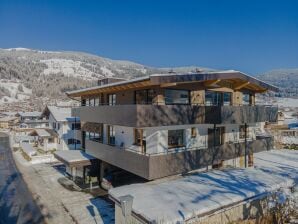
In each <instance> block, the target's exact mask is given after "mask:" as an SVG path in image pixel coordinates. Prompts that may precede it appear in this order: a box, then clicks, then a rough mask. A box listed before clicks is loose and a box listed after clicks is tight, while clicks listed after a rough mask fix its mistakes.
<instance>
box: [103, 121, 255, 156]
mask: <svg viewBox="0 0 298 224" xmlns="http://www.w3.org/2000/svg"><path fill="white" fill-rule="evenodd" d="M113 127H114V130H115V145H116V146H118V147H122V148H125V149H131V150H133V151H138V152H141V150H142V149H141V147H140V146H137V145H135V139H134V128H133V127H124V126H116V125H114V126H113ZM213 127H214V126H213V125H210V124H197V125H177V126H161V127H150V128H143V135H144V136H145V137H144V138H145V139H146V153H147V154H159V153H167V152H169V151H179V150H185V149H187V150H192V149H199V148H202V149H204V148H208V147H209V148H210V147H212V146H210V145H209V146H208V129H213ZM216 127H224V130H225V131H224V134H223V143H236V142H244V138H240V125H238V124H229V125H216ZM192 128H194V129H195V133H196V134H195V136H192V134H191V132H192ZM257 129H259V125H258V124H248V131H247V141H252V140H255V139H256V130H257ZM169 130H184V131H183V133H184V136H183V140H184V142H183V145H184V147H182V148H181V147H180V148H171V149H169V146H168V132H169ZM103 132H104V133H103V143H104V144H108V139H107V136H108V134H107V125H104V127H103Z"/></svg>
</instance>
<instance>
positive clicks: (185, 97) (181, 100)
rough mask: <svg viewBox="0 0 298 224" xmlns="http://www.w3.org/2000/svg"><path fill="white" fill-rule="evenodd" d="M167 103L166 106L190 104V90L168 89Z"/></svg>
mask: <svg viewBox="0 0 298 224" xmlns="http://www.w3.org/2000/svg"><path fill="white" fill-rule="evenodd" d="M165 102H166V104H189V102H190V94H189V90H175V89H166V90H165Z"/></svg>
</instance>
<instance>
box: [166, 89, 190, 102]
mask: <svg viewBox="0 0 298 224" xmlns="http://www.w3.org/2000/svg"><path fill="white" fill-rule="evenodd" d="M167 91H172V92H175V91H176V92H178V91H180V92H181V91H184V92H187V96H188V97H187V103H174V102H172V103H169V102H167V99H168V97H166V94H167ZM164 99H165V105H190V104H191V91H190V90H189V89H165V91H164ZM180 99H181V98H180Z"/></svg>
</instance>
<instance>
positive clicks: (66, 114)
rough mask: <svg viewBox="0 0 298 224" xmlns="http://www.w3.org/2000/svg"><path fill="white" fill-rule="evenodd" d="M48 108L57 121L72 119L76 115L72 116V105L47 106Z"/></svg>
mask: <svg viewBox="0 0 298 224" xmlns="http://www.w3.org/2000/svg"><path fill="white" fill-rule="evenodd" d="M47 108H48V109H49V111H50V113H51V114H52V115H53V117H54V118H55V120H56V121H71V120H73V119H74V117H72V116H71V108H70V107H56V106H47Z"/></svg>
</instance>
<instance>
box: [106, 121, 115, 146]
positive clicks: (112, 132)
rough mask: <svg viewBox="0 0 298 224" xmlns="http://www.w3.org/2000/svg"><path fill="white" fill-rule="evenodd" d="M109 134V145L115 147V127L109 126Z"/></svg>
mask: <svg viewBox="0 0 298 224" xmlns="http://www.w3.org/2000/svg"><path fill="white" fill-rule="evenodd" d="M107 132H108V144H110V145H115V129H114V126H112V125H108V126H107Z"/></svg>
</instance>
